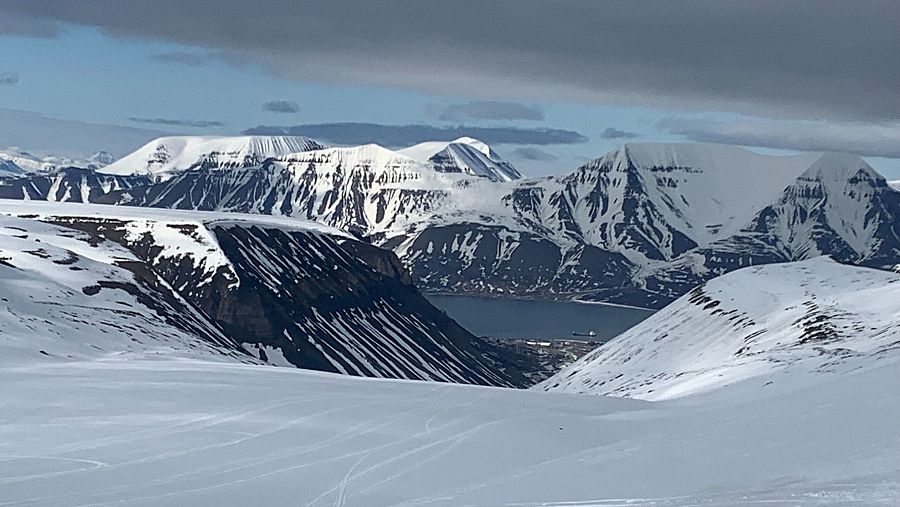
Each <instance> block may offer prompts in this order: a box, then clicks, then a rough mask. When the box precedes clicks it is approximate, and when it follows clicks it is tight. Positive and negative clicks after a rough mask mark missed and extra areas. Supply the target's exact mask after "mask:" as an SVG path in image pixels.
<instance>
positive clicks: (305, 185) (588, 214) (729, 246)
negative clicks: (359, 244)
mask: <svg viewBox="0 0 900 507" xmlns="http://www.w3.org/2000/svg"><path fill="white" fill-rule="evenodd" d="M463 148H465V149H468V150H469V151H473V150H474V152H477V153H481V154H482V155H484V154H485V153H487V154H490V153H491V150H490V149H489V148H486V147H484V146H482V143H478V142H477V141H474V140H467V139H463V140H461V141H458V142H454V143H449V144H448V143H426V144H425V145H419V146H417V147H413V148H410V149H408V150H401V151H402V153H401V152H396V151H391V150H387V149H385V148H382V147H379V146H376V145H366V146H357V147H348V148H331V149H321V150H313V151H307V152H299V153H292V154H288V155H282V156H277V157H272V158H269V159H266V160H264V161H262V162H261V163H256V164H255V165H254V164H251V165H248V166H244V165H242V164H238V167H239V169H236V168H229V167H230V166H226V167H224V168H222V167H219V166H215V167H206V168H204V166H203V165H202V164H201V165H196V166H195V168H194V170H191V171H183V172H181V173H178V174H175V175H170V177H169V178H168V179H167V180H165V181H161V182H158V183H155V184H151V185H143V186H141V185H131V186H130V187H126V186H123V187H122V189H121V190H117V191H113V192H111V193H109V194H107V195H103V196H101V197H98V198H97V201H98V202H103V203H112V204H128V205H136V206H149V207H164V208H179V209H200V210H226V211H237V212H246V213H261V214H271V215H286V216H295V217H299V218H304V219H308V220H315V221H319V222H323V223H326V224H328V225H332V226H335V227H338V228H341V229H344V230H348V231H351V232H352V233H353V234H355V235H357V236H359V237H365V238H367V239H368V240H369V241H371V242H373V243H374V244H376V245H378V246H382V247H385V248H388V249H391V250H393V251H394V252H396V253H397V255H398V256H399V257H400V258H401V260H402V261H403V262H404V264H405V265H406V266H407V267H408V268H409V269H410V271H411V273H412V275H413V277H414V279H415V280H416V281H417V283H418V284H419V285H420V286H421V287H423V288H425V289H426V290H436V291H449V292H461V293H493V294H512V295H518V296H528V297H535V296H537V297H552V298H560V297H565V298H571V297H577V298H583V299H590V300H602V301H611V302H616V303H624V304H632V305H638V306H647V307H657V308H658V307H662V306H664V305H665V304H666V303H668V302H670V301H672V300H674V299H675V298H677V297H678V296H680V295H681V294H684V293H685V292H687V291H688V290H690V289H691V288H692V287H694V286H695V285H697V284H698V283H702V282H703V281H704V280H708V279H710V278H712V277H714V276H717V275H719V274H722V273H725V272H728V271H731V270H734V269H738V268H740V267H743V266H747V265H751V264H760V263H770V262H786V261H792V260H802V259H806V258H810V257H814V256H816V255H820V254H828V255H833V256H835V258H837V259H838V260H840V261H842V262H848V263H855V264H864V265H867V266H874V267H882V268H890V267H892V266H895V265H897V264H900V230H898V229H900V193H898V192H897V191H896V190H894V189H892V188H891V187H890V186H888V184H887V182H886V181H885V180H884V178H882V177H881V176H880V175H878V174H877V173H876V172H875V171H874V170H873V169H872V168H871V167H870V166H868V164H866V163H865V162H864V161H863V160H862V159H860V158H858V157H853V156H846V155H838V154H803V155H792V156H772V155H762V154H758V153H754V152H751V151H749V150H745V149H742V148H738V147H733V146H721V145H709V144H640V143H638V144H626V145H624V146H622V147H621V148H619V149H616V150H614V151H612V152H610V153H608V154H606V155H605V156H603V157H600V158H598V159H596V160H594V161H591V162H589V163H587V164H585V165H583V166H582V167H580V168H578V169H577V170H576V171H575V172H573V173H572V174H570V175H566V176H560V177H549V178H540V179H516V180H514V181H500V182H497V181H492V180H497V179H502V178H499V177H476V176H475V174H477V173H478V171H477V170H474V169H472V170H464V169H462V166H463V165H465V167H469V168H471V167H474V166H473V165H466V164H464V163H463V162H465V160H466V159H465V157H462V158H453V157H451V156H450V155H448V153H451V152H452V153H457V152H456V151H454V150H457V149H463ZM448 150H449V151H448ZM404 153H405V154H404ZM434 153H438V154H440V153H444V155H446V156H447V157H450V158H453V160H457V162H453V164H456V165H453V164H450V165H452V166H453V167H455V168H456V169H448V168H447V167H450V166H442V165H441V164H438V163H435V160H433V159H434V157H433V156H432V155H433V154H434ZM408 155H412V156H408ZM444 155H441V157H444ZM454 156H455V155H454ZM441 157H438V158H441ZM126 158H130V157H126ZM251 158H252V157H251ZM444 158H445V159H446V160H450V158H446V157H444ZM417 159H418V160H417ZM423 160H424V161H423ZM448 164H449V162H448ZM457 169H458V170H457ZM491 174H497V173H491Z"/></svg>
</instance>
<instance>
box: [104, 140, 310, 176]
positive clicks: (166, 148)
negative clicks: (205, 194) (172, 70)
mask: <svg viewBox="0 0 900 507" xmlns="http://www.w3.org/2000/svg"><path fill="white" fill-rule="evenodd" d="M324 147H325V146H324V145H322V144H320V143H318V142H316V141H313V140H312V139H308V138H305V137H296V136H233V137H213V136H175V137H161V138H159V139H155V140H153V141H150V142H149V143H147V144H145V145H144V146H142V147H141V148H139V149H138V150H137V151H135V152H133V153H131V154H129V155H127V156H125V157H122V158H121V159H119V160H117V161H115V162H113V163H112V164H110V165H108V166H106V167H104V168H102V169H101V171H100V172H103V173H106V174H115V175H120V176H131V175H144V176H153V177H154V178H157V179H167V178H169V177H171V176H172V175H173V174H176V173H178V172H181V171H185V170H189V169H198V168H206V169H216V168H234V167H246V166H251V165H257V164H259V163H260V162H262V161H263V160H265V159H267V158H271V157H277V156H282V155H287V154H290V153H295V152H302V151H309V150H318V149H322V148H324Z"/></svg>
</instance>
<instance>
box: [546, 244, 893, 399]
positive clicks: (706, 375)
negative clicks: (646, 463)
mask: <svg viewBox="0 0 900 507" xmlns="http://www.w3.org/2000/svg"><path fill="white" fill-rule="evenodd" d="M898 358H900V274H897V273H891V272H886V271H880V270H874V269H868V268H859V267H852V266H846V265H842V264H838V263H836V262H834V261H832V260H829V259H827V258H825V257H819V258H816V259H812V260H808V261H803V262H795V263H785V264H778V265H769V266H760V267H752V268H745V269H742V270H739V271H736V272H733V273H729V274H727V275H724V276H721V277H719V278H716V279H714V280H712V281H710V282H708V283H706V284H705V285H703V286H701V287H697V288H696V289H694V290H692V291H691V292H690V293H688V294H686V295H684V296H683V297H681V298H680V299H678V300H677V301H675V302H674V303H672V304H671V305H669V306H667V307H666V308H664V309H663V310H661V311H660V312H658V313H657V314H655V315H653V316H652V317H650V318H649V319H647V320H646V321H644V322H642V323H641V324H638V325H637V326H635V327H634V328H632V329H630V330H628V331H626V332H625V333H623V334H622V335H620V336H618V337H616V338H614V339H613V340H611V341H610V342H608V343H606V344H604V345H602V346H600V347H599V348H598V349H597V350H595V351H594V352H592V353H590V354H588V355H586V356H585V357H583V358H582V359H580V360H579V361H577V362H576V363H574V364H572V365H570V366H569V367H567V368H565V369H564V370H563V371H561V372H559V373H558V374H557V375H555V376H553V377H552V378H550V379H548V380H546V381H545V382H543V383H542V384H540V385H539V386H538V388H539V389H541V388H543V389H546V390H550V391H564V392H573V393H589V394H603V395H612V396H625V397H633V398H641V399H647V400H660V399H669V398H677V397H681V396H686V395H690V394H694V393H698V392H703V391H707V390H711V389H717V388H721V387H722V386H724V385H729V384H734V383H737V382H740V381H743V380H746V379H754V378H759V379H762V380H759V381H758V382H756V386H757V387H759V388H761V389H764V388H766V386H768V385H771V384H772V383H779V382H781V381H782V379H789V378H791V377H789V376H788V375H789V374H791V373H799V374H802V375H806V376H816V375H825V374H833V373H841V372H844V373H846V372H848V371H853V370H854V369H857V368H860V367H871V366H874V365H876V364H878V363H879V362H884V361H888V360H896V359H898Z"/></svg>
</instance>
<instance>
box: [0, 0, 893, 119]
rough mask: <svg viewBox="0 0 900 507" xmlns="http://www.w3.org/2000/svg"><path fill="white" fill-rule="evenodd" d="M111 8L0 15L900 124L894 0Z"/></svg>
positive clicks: (489, 94) (637, 97) (608, 93)
mask: <svg viewBox="0 0 900 507" xmlns="http://www.w3.org/2000/svg"><path fill="white" fill-rule="evenodd" d="M115 5H116V3H115V2H111V1H110V0H79V1H78V2H61V1H59V0H6V1H5V2H3V4H2V6H0V19H3V18H4V17H5V16H17V17H18V18H20V19H21V18H26V19H27V21H28V22H29V23H30V24H32V25H39V24H40V23H41V22H54V21H55V22H61V23H77V24H82V25H89V26H95V27H99V28H100V29H101V30H104V31H105V32H106V33H108V34H110V35H112V36H117V37H129V38H135V37H137V38H145V39H148V40H160V39H162V40H168V41H171V42H176V43H181V44H186V45H193V46H198V47H203V48H206V49H207V50H210V51H217V52H221V53H222V54H228V55H230V57H231V58H233V59H235V60H236V61H244V62H246V61H250V62H256V63H259V64H262V65H264V66H265V67H267V68H268V69H269V70H271V71H273V72H275V73H277V74H278V75H281V76H286V77H292V78H296V79H303V80H310V79H315V80H321V81H332V82H351V83H367V84H378V85H387V86H403V87H408V88H414V89H420V90H426V91H429V92H442V93H453V94H457V95H465V96H472V97H479V98H485V99H498V98H500V99H507V100H508V99H510V98H515V97H518V98H520V99H521V98H526V97H528V98H542V99H563V100H569V99H573V100H585V101H599V102H604V103H627V104H638V105H646V106H654V107H674V108H678V109H687V108H693V109H698V110H716V111H737V112H744V113H751V114H755V115H768V116H771V117H797V118H807V119H812V118H824V117H831V118H845V119H846V118H850V119H857V120H879V121H884V120H895V119H897V118H900V86H898V83H900V58H898V57H897V55H898V52H900V30H898V29H897V22H898V20H900V2H898V1H896V0H871V1H865V2H860V1H838V0H798V1H791V2H785V1H783V0H758V1H752V2H748V1H745V0H697V1H675V0H672V1H665V2H660V1H648V0H631V1H628V2H621V1H618V0H615V1H614V0H570V1H567V2H564V3H560V2H553V1H551V0H496V1H491V2H484V1H481V0H453V1H450V0H442V1H434V2H422V1H421V0H385V1H379V2H371V1H366V0H353V1H333V0H308V1H304V2H284V1H281V0H259V1H257V2H255V3H254V8H253V13H252V15H248V14H247V3H246V2H245V1H244V0H192V1H189V2H188V1H184V0H153V1H149V0H146V1H136V2H129V4H128V8H127V9H123V8H113V7H114V6H115ZM550 9H552V12H549V13H548V10H550ZM440 13H452V19H453V22H451V23H448V22H447V17H446V16H444V15H440ZM23 22H24V21H23Z"/></svg>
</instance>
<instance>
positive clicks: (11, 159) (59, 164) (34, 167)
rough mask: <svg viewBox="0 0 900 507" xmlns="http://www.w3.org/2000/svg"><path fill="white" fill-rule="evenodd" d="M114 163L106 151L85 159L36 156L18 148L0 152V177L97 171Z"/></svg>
mask: <svg viewBox="0 0 900 507" xmlns="http://www.w3.org/2000/svg"><path fill="white" fill-rule="evenodd" d="M114 161H115V157H114V156H113V155H112V154H111V153H109V152H107V151H98V152H96V153H94V154H93V155H91V156H90V157H88V158H86V159H81V158H71V157H61V156H56V155H38V154H35V153H31V152H28V151H24V150H20V149H18V148H7V149H5V150H0V177H2V176H10V175H13V176H15V175H21V174H23V173H46V172H52V171H55V170H57V169H62V168H65V167H81V168H85V169H98V168H100V167H104V166H106V165H109V164H111V163H112V162H114Z"/></svg>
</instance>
